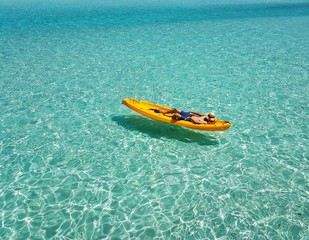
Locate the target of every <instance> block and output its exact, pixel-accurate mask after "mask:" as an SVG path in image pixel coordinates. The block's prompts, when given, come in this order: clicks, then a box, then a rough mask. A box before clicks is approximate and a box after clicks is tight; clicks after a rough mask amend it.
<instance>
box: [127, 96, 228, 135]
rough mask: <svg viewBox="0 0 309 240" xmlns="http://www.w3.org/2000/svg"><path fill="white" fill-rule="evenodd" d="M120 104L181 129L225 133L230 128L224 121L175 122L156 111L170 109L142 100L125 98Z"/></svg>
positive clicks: (168, 116) (170, 116) (168, 115)
mask: <svg viewBox="0 0 309 240" xmlns="http://www.w3.org/2000/svg"><path fill="white" fill-rule="evenodd" d="M122 103H123V104H124V105H126V106H127V107H128V108H130V109H132V110H133V111H135V112H138V113H140V114H142V115H144V116H146V117H149V118H152V119H155V120H158V121H161V122H166V123H171V124H175V125H178V126H182V127H187V128H192V129H197V130H204V131H225V130H227V129H229V128H230V127H231V123H230V122H228V121H224V120H219V119H216V121H215V122H213V123H207V124H204V123H203V124H196V123H192V122H190V121H186V120H176V119H173V118H172V115H173V114H166V115H163V114H162V113H160V112H158V111H156V110H159V109H160V110H170V109H172V108H169V107H165V106H161V105H158V104H155V103H151V102H146V101H143V100H137V99H133V98H125V99H123V100H122Z"/></svg>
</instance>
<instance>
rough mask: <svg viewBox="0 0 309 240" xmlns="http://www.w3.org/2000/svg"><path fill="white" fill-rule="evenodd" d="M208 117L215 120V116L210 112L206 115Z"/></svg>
mask: <svg viewBox="0 0 309 240" xmlns="http://www.w3.org/2000/svg"><path fill="white" fill-rule="evenodd" d="M208 117H209V118H215V117H216V115H215V113H214V112H210V113H208Z"/></svg>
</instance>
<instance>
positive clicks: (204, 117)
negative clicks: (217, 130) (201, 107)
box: [158, 108, 216, 124]
mask: <svg viewBox="0 0 309 240" xmlns="http://www.w3.org/2000/svg"><path fill="white" fill-rule="evenodd" d="M158 111H159V112H160V113H162V114H163V115H165V114H168V113H174V115H173V116H172V118H173V119H177V120H185V121H191V122H193V123H198V124H201V123H208V122H214V121H215V120H216V115H215V114H214V113H213V112H210V113H208V114H201V113H197V112H191V111H190V112H185V111H181V110H179V109H176V108H173V109H170V110H158Z"/></svg>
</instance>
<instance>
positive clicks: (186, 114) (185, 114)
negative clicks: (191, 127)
mask: <svg viewBox="0 0 309 240" xmlns="http://www.w3.org/2000/svg"><path fill="white" fill-rule="evenodd" d="M180 115H181V117H180V120H185V119H186V118H188V117H191V114H190V113H188V112H184V111H181V112H180Z"/></svg>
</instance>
